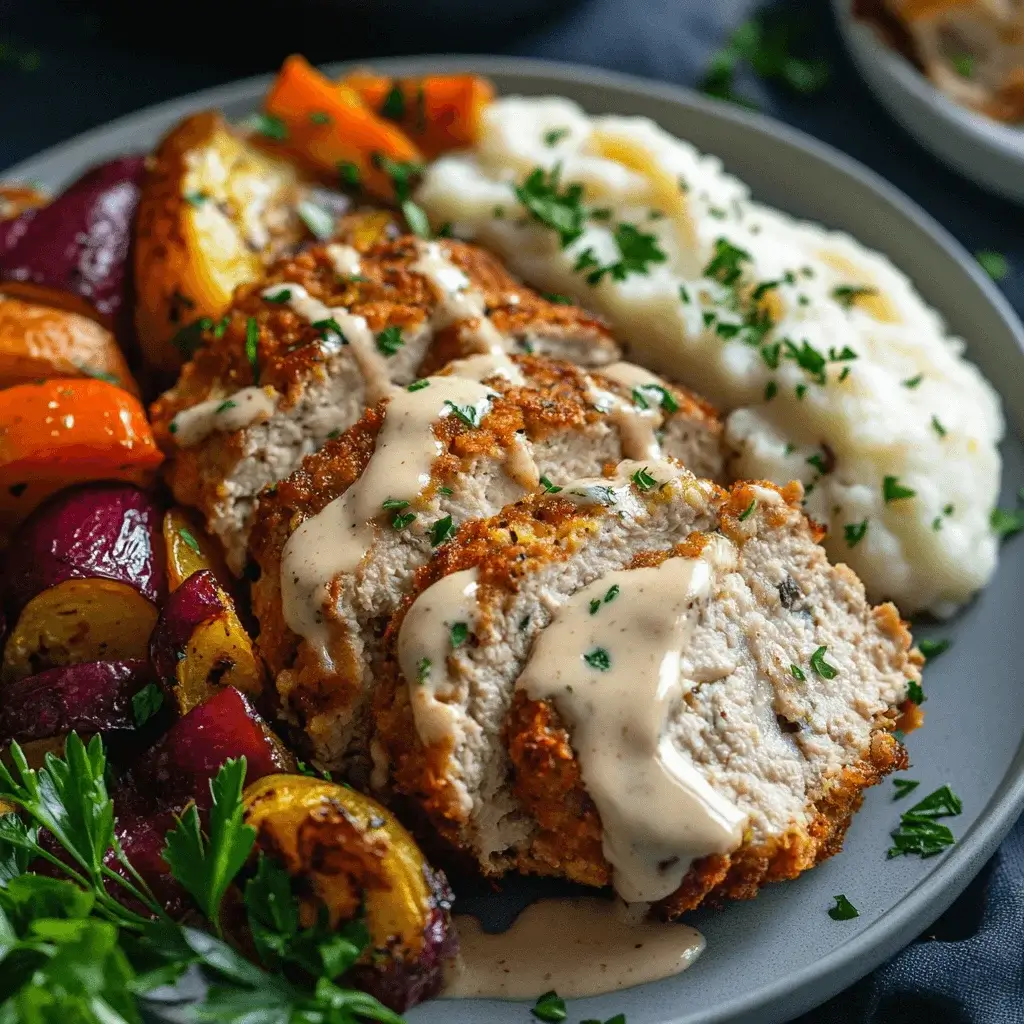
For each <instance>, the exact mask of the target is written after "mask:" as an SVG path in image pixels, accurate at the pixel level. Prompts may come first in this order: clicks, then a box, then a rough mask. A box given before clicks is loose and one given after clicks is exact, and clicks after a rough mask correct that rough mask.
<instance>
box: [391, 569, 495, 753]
mask: <svg viewBox="0 0 1024 1024" xmlns="http://www.w3.org/2000/svg"><path fill="white" fill-rule="evenodd" d="M477 586H478V584H477V571H476V569H464V570H462V571H461V572H453V573H451V575H449V576H443V577H442V578H441V579H439V580H438V581H437V582H436V583H435V584H434V585H433V586H430V587H428V588H427V589H426V590H424V591H423V593H422V594H420V595H419V597H417V598H416V600H415V601H414V602H413V603H412V607H410V609H409V611H408V612H407V613H406V615H405V618H404V619H403V620H402V628H401V629H400V630H399V632H398V664H399V665H400V667H401V669H402V675H403V676H404V677H405V678H406V680H407V681H408V683H409V696H410V700H411V703H412V713H413V721H414V722H415V723H416V732H417V734H418V735H419V738H420V740H421V741H422V742H423V743H424V744H426V745H428V746H429V745H430V744H433V743H440V742H442V741H443V740H445V739H447V738H454V739H455V740H456V743H457V744H458V743H460V742H461V741H463V740H464V739H465V726H466V724H467V723H468V721H469V719H468V718H467V716H466V715H465V713H464V712H462V711H461V710H460V707H459V701H458V696H457V695H458V689H459V684H458V681H457V675H456V674H453V673H452V665H453V664H454V663H457V661H458V658H459V654H458V651H459V647H455V646H454V645H453V641H452V633H451V631H452V627H453V626H454V625H455V624H456V623H460V622H461V623H465V624H466V629H467V631H468V632H469V633H472V632H473V628H474V625H475V623H476V616H477V605H476V592H477ZM460 646H463V645H460Z"/></svg>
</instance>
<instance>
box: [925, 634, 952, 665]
mask: <svg viewBox="0 0 1024 1024" xmlns="http://www.w3.org/2000/svg"><path fill="white" fill-rule="evenodd" d="M952 646H953V641H952V640H949V639H947V638H944V639H942V640H918V641H917V649H918V650H919V651H920V652H921V653H922V654H923V655H924V657H925V661H931V660H932V658H937V657H938V656H939V655H940V654H945V652H946V651H948V650H949V649H950V647H952Z"/></svg>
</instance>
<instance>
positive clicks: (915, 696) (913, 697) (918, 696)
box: [907, 679, 926, 704]
mask: <svg viewBox="0 0 1024 1024" xmlns="http://www.w3.org/2000/svg"><path fill="white" fill-rule="evenodd" d="M925 699H926V698H925V695H924V690H922V689H921V684H920V683H919V682H917V680H915V679H908V680H907V700H909V701H911V702H912V703H914V704H923V703H924V702H925Z"/></svg>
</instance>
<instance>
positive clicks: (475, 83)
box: [341, 71, 494, 157]
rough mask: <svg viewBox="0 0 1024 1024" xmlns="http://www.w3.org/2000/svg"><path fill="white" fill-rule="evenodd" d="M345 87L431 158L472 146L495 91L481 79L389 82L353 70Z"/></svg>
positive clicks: (433, 77) (461, 77) (429, 78)
mask: <svg viewBox="0 0 1024 1024" xmlns="http://www.w3.org/2000/svg"><path fill="white" fill-rule="evenodd" d="M341 84H342V85H344V86H347V87H348V88H350V89H352V90H353V91H354V92H355V93H357V94H358V96H359V97H360V99H361V100H362V101H363V103H365V104H366V106H367V107H369V108H370V110H372V111H374V112H375V113H376V114H379V115H380V116H381V117H384V118H387V119H388V120H389V121H394V122H395V123H396V124H398V125H400V126H401V127H402V128H403V129H404V131H405V132H406V134H407V135H408V136H409V137H410V138H411V139H412V140H413V141H414V142H415V143H416V145H417V146H419V148H420V149H421V150H422V151H423V153H424V154H425V155H426V156H428V157H434V156H437V155H438V153H443V152H445V151H446V150H449V149H461V148H465V147H466V146H471V145H473V143H474V142H476V140H477V138H479V135H480V121H481V118H482V117H483V112H484V108H485V107H486V106H487V105H488V104H489V103H490V102H491V101H492V100H493V99H494V87H493V86H492V85H491V83H490V82H488V81H487V79H486V78H480V77H479V76H477V75H428V76H427V77H426V78H388V77H386V76H384V75H376V74H374V73H373V72H372V71H353V72H352V73H351V74H350V75H348V77H346V78H344V79H342V82H341Z"/></svg>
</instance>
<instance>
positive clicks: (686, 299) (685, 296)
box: [679, 284, 690, 306]
mask: <svg viewBox="0 0 1024 1024" xmlns="http://www.w3.org/2000/svg"><path fill="white" fill-rule="evenodd" d="M679 301H680V302H681V303H682V304H683V305H684V306H688V305H689V304H690V293H689V292H688V291H687V290H686V285H685V284H681V285H680V286H679Z"/></svg>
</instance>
